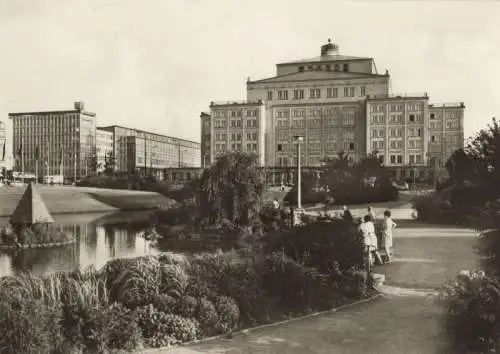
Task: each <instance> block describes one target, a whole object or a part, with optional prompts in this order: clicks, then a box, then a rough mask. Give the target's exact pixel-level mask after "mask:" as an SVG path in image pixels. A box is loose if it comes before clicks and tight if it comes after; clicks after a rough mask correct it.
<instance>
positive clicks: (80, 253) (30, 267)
mask: <svg viewBox="0 0 500 354" xmlns="http://www.w3.org/2000/svg"><path fill="white" fill-rule="evenodd" d="M150 214H151V212H144V213H137V212H134V213H130V212H120V213H115V214H79V215H62V216H55V217H54V219H55V223H56V224H57V225H59V226H60V227H61V228H62V230H63V231H64V232H65V233H68V234H70V235H75V236H76V242H75V243H74V244H71V245H68V246H64V247H58V248H52V249H31V250H22V251H12V252H1V251H0V276H7V275H11V274H13V273H14V272H16V271H29V272H31V273H33V274H35V275H43V274H47V273H52V272H56V271H72V270H75V269H77V268H79V267H80V268H85V267H87V266H89V265H94V266H95V267H97V268H100V267H102V266H103V265H104V264H106V262H107V261H109V260H110V259H113V258H124V257H137V256H143V255H147V254H152V253H155V252H157V251H156V249H155V248H154V247H151V246H150V245H149V243H148V242H147V241H145V240H144V239H143V238H142V237H140V232H141V230H142V229H143V228H144V227H145V226H147V224H148V218H149V216H150ZM7 223H8V218H0V226H3V225H6V224H7Z"/></svg>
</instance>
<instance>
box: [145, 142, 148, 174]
mask: <svg viewBox="0 0 500 354" xmlns="http://www.w3.org/2000/svg"><path fill="white" fill-rule="evenodd" d="M147 158H148V150H147V145H146V133H144V176H146V174H147V169H148V164H147V163H146V161H147Z"/></svg>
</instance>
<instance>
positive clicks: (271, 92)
mask: <svg viewBox="0 0 500 354" xmlns="http://www.w3.org/2000/svg"><path fill="white" fill-rule="evenodd" d="M267 100H268V101H272V100H273V91H267Z"/></svg>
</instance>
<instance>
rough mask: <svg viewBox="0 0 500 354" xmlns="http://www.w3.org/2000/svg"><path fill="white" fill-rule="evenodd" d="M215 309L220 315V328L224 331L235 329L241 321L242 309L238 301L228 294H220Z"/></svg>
mask: <svg viewBox="0 0 500 354" xmlns="http://www.w3.org/2000/svg"><path fill="white" fill-rule="evenodd" d="M215 309H216V311H217V314H218V317H219V322H218V323H217V327H218V329H219V330H220V331H221V332H222V333H228V332H232V331H234V330H235V329H236V327H237V326H238V323H239V321H240V309H239V308H238V305H237V304H236V301H234V299H231V298H230V297H227V296H220V297H218V298H217V300H216V302H215Z"/></svg>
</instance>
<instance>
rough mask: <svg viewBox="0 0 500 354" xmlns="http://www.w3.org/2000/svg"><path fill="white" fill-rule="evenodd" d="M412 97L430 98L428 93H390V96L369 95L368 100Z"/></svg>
mask: <svg viewBox="0 0 500 354" xmlns="http://www.w3.org/2000/svg"><path fill="white" fill-rule="evenodd" d="M411 97H427V98H428V97H429V95H428V93H427V92H417V93H390V94H379V95H368V98H369V99H370V98H411Z"/></svg>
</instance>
